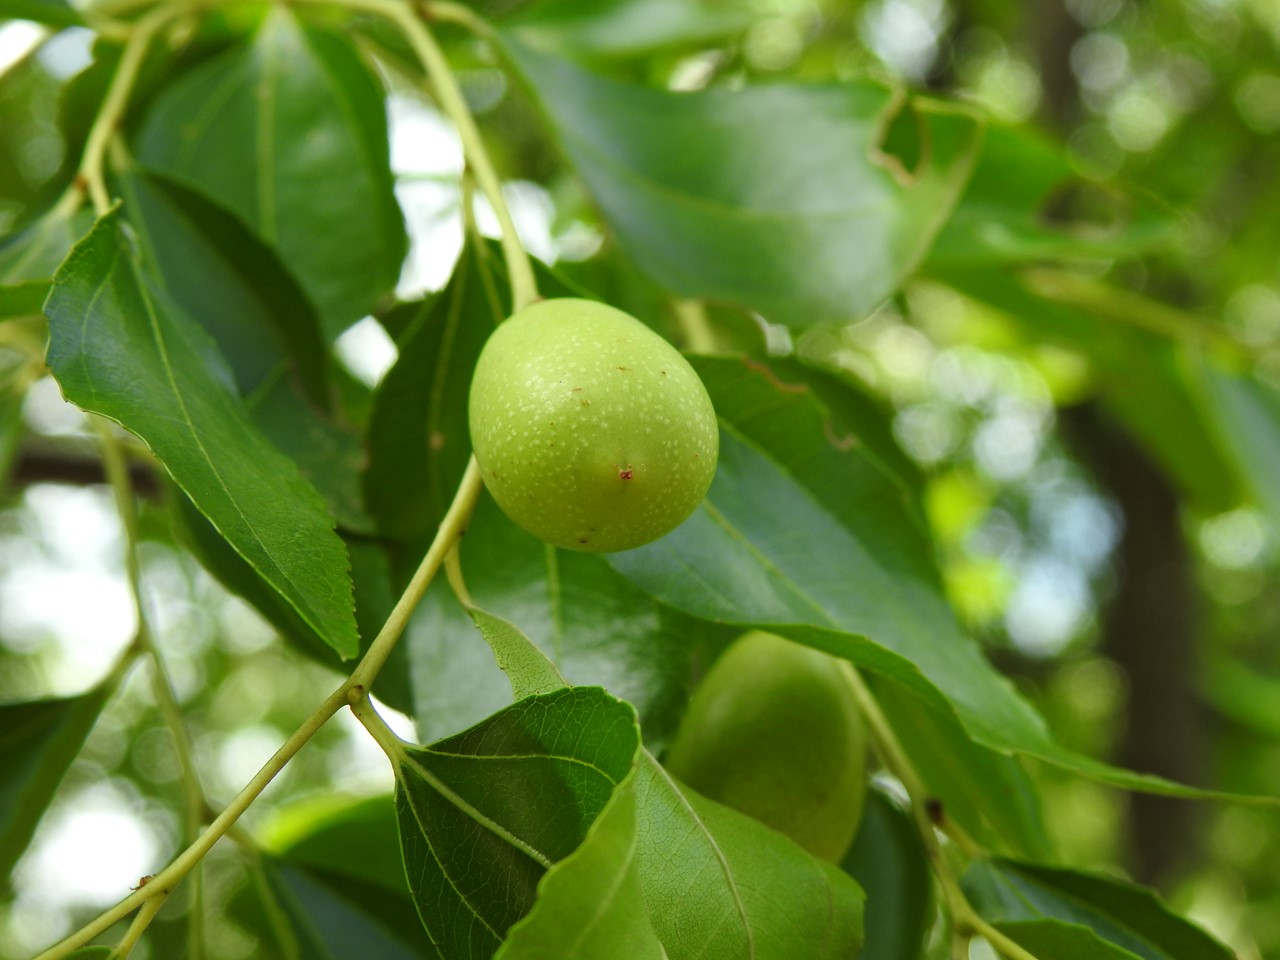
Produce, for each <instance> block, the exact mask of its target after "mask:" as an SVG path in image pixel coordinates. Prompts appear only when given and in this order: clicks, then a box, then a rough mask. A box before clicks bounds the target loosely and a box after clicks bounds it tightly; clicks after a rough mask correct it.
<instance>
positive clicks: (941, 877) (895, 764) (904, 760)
mask: <svg viewBox="0 0 1280 960" xmlns="http://www.w3.org/2000/svg"><path fill="white" fill-rule="evenodd" d="M839 663H840V669H841V672H842V673H843V674H844V676H845V679H846V680H847V681H848V684H849V688H850V690H852V692H853V697H854V700H855V701H856V702H857V704H858V710H859V712H860V713H861V714H862V716H863V719H864V720H865V721H866V723H867V728H868V730H869V731H870V733H871V739H872V741H873V742H874V743H875V745H876V751H877V752H878V753H879V754H880V759H881V760H882V761H884V765H885V766H886V767H887V768H888V769H889V771H890V772H891V773H892V774H893V775H894V776H895V777H897V778H898V780H899V781H901V783H902V785H903V787H904V788H905V789H906V791H907V796H908V798H909V799H910V801H911V816H912V819H913V820H914V821H915V824H916V829H917V831H918V832H919V834H920V840H921V842H922V843H923V844H924V850H925V856H926V858H927V859H928V861H929V865H930V866H931V867H932V868H933V873H934V876H936V877H937V879H938V886H939V887H941V888H942V895H943V898H944V899H945V901H946V904H947V912H948V913H949V914H950V916H951V926H952V934H953V936H954V937H955V938H957V940H960V939H963V940H967V939H968V938H969V937H970V936H971V935H972V934H975V933H976V934H978V935H980V936H982V937H983V938H984V939H986V940H987V942H988V943H990V944H991V946H992V947H994V948H995V949H996V950H998V951H1000V953H1002V954H1004V955H1005V956H1006V957H1008V958H1009V960H1037V958H1036V957H1035V955H1034V954H1032V953H1029V952H1027V950H1025V949H1024V948H1023V947H1021V946H1020V945H1019V944H1017V943H1016V942H1014V941H1013V940H1011V939H1010V938H1009V937H1007V936H1005V935H1004V934H1003V933H1001V932H1000V931H999V930H997V929H996V928H995V927H993V926H992V925H991V924H989V923H987V921H986V920H984V919H983V918H982V917H980V916H979V915H978V913H977V911H976V910H974V909H973V906H972V905H971V904H970V903H969V901H968V899H967V898H966V897H965V895H964V890H963V889H961V887H960V880H959V878H958V877H957V876H956V873H955V871H954V869H953V868H952V866H951V863H950V861H949V860H948V859H947V856H946V851H945V850H944V849H943V848H942V844H941V843H940V842H939V840H938V834H937V830H936V829H935V826H939V827H941V828H942V829H944V830H945V831H946V832H947V835H948V836H949V837H951V839H952V840H954V841H955V843H956V845H957V846H958V847H960V849H961V850H962V851H963V852H964V853H965V855H966V856H969V857H980V856H982V855H983V854H984V851H983V849H982V847H981V846H980V845H979V844H978V843H977V842H976V841H975V840H974V839H973V838H972V837H970V836H969V835H968V833H966V832H965V831H964V830H963V829H962V828H961V827H960V825H959V824H957V823H955V822H954V821H952V820H950V819H949V818H945V819H943V820H942V822H941V824H939V823H937V820H938V818H937V815H936V814H935V813H933V812H932V811H931V807H932V806H933V805H932V804H931V803H930V798H929V793H928V790H927V788H926V787H925V783H924V780H923V778H922V777H921V776H920V774H919V772H917V770H916V768H915V766H914V765H913V764H912V763H911V758H910V757H908V756H907V752H906V750H904V749H903V747H902V744H901V743H899V742H898V737H897V735H896V734H895V733H894V732H893V727H892V726H891V725H890V724H889V720H888V718H887V717H886V716H885V715H884V711H882V710H881V709H880V704H879V703H878V702H877V701H876V698H875V695H874V694H872V692H871V690H870V688H868V687H867V683H866V681H865V680H863V679H862V674H860V673H859V672H858V669H857V668H856V667H855V666H854V665H853V664H852V663H850V662H849V661H848V660H840V661H839ZM944 817H945V813H944Z"/></svg>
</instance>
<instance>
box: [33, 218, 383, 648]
mask: <svg viewBox="0 0 1280 960" xmlns="http://www.w3.org/2000/svg"><path fill="white" fill-rule="evenodd" d="M46 312H47V315H48V317H49V328H50V344H49V355H48V362H49V366H50V368H51V369H52V370H53V372H54V375H55V376H56V377H57V378H58V381H59V383H60V384H61V386H62V390H63V392H64V394H65V395H66V396H67V397H68V398H69V399H70V400H71V401H72V402H74V403H77V404H78V405H80V406H82V407H84V408H85V409H87V410H91V411H93V412H95V413H100V414H102V415H103V416H106V417H109V418H111V419H113V420H116V421H118V422H120V423H121V424H123V425H124V426H125V427H126V428H128V429H129V430H131V431H132V432H134V433H136V434H137V435H138V436H139V437H141V438H142V439H143V441H144V442H145V443H146V444H147V445H148V446H149V447H150V448H151V450H152V451H153V452H154V453H155V455H156V456H157V457H158V458H159V460H160V462H161V463H163V464H164V465H165V467H166V469H168V471H169V472H170V473H171V474H172V475H173V477H174V479H175V480H176V481H177V483H178V485H179V486H181V487H182V489H183V490H184V491H185V492H186V493H187V495H188V496H190V497H191V499H192V501H193V502H194V503H195V504H196V506H197V507H198V508H199V509H200V512H201V513H203V514H204V515H205V516H206V517H208V518H209V520H210V521H211V522H212V524H213V525H214V526H215V527H216V528H217V529H218V531H219V532H220V533H221V534H222V536H223V537H224V538H225V539H226V540H227V542H228V543H230V544H231V545H232V547H233V548H235V550H236V552H237V553H239V554H240V555H241V556H242V557H244V559H245V560H246V561H248V563H249V564H250V565H251V566H252V567H253V568H254V569H255V570H256V571H257V572H258V573H259V574H260V575H261V576H262V577H263V578H264V579H265V580H266V581H267V582H268V583H269V584H270V585H271V586H272V588H273V589H274V590H276V591H277V592H278V593H279V594H280V595H281V596H282V597H284V598H285V599H286V600H287V601H288V603H289V604H290V605H291V606H292V607H293V608H294V609H295V610H297V612H298V614H299V615H300V616H301V617H302V619H303V620H304V621H305V622H306V623H307V624H308V625H309V626H310V627H311V628H312V629H313V630H314V631H315V632H316V633H317V635H319V636H320V637H322V638H323V639H324V641H325V643H327V644H328V645H330V646H331V647H333V648H334V650H336V651H337V652H338V653H340V654H342V655H344V656H350V655H352V654H354V653H355V652H356V648H357V646H358V637H357V631H356V623H355V617H354V616H353V614H352V601H351V582H350V579H349V577H348V575H347V568H348V561H347V553H346V549H345V547H344V546H343V543H342V541H341V539H339V538H338V536H337V535H336V534H335V533H334V532H333V528H332V527H333V524H332V521H331V520H330V518H329V516H328V512H327V510H326V509H325V506H324V502H323V501H322V500H321V499H320V497H319V495H318V494H317V493H316V492H315V489H314V488H313V487H311V486H310V485H309V484H308V483H307V482H306V481H305V480H303V478H302V477H301V476H300V475H299V473H298V471H297V468H296V467H295V466H294V465H293V463H292V462H291V461H289V460H288V459H286V458H285V457H284V456H283V455H281V454H280V453H279V452H278V451H277V450H276V449H275V448H274V447H273V446H272V445H271V444H270V443H268V442H267V441H266V440H265V439H264V438H263V437H262V435H261V434H260V433H258V432H257V430H255V429H254V428H253V426H252V425H251V424H250V423H249V421H248V419H247V417H246V415H245V413H244V410H243V408H242V407H241V406H240V405H239V402H238V400H237V399H236V398H235V396H234V395H233V393H232V387H231V375H230V373H229V371H227V370H226V368H225V364H224V363H223V362H222V361H221V358H220V357H218V356H217V354H216V351H215V350H214V348H213V346H212V344H211V343H210V342H209V341H208V339H207V337H206V336H205V335H204V333H203V331H202V330H201V329H200V328H199V327H198V326H197V325H196V324H195V323H194V321H192V320H191V319H190V318H188V317H187V316H186V315H184V314H183V313H182V312H181V311H180V310H178V309H177V308H176V306H174V304H173V303H172V302H171V301H170V300H169V299H168V298H167V297H166V296H165V295H164V293H163V292H162V291H160V290H158V289H157V288H156V287H155V285H154V281H152V280H151V278H150V277H148V275H147V274H146V273H145V271H144V269H143V267H142V266H141V264H140V262H139V259H138V256H137V254H136V252H135V251H134V250H133V248H132V247H131V245H130V243H129V241H128V240H127V238H126V237H125V236H124V235H123V233H122V232H121V229H120V224H119V214H118V212H113V213H111V214H108V215H107V216H106V217H104V218H103V219H102V220H100V221H99V223H98V225H97V226H96V227H95V228H94V230H93V232H92V233H91V234H90V235H89V236H88V237H87V238H86V239H85V240H83V241H82V242H81V243H79V244H78V245H77V246H76V248H75V250H74V251H73V252H72V255H71V257H70V258H69V259H68V260H67V262H66V263H65V264H64V265H63V267H62V269H61V270H59V272H58V275H57V277H56V278H55V281H54V289H53V292H52V293H51V294H50V296H49V301H48V303H47V305H46Z"/></svg>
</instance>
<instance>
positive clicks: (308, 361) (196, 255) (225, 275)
mask: <svg viewBox="0 0 1280 960" xmlns="http://www.w3.org/2000/svg"><path fill="white" fill-rule="evenodd" d="M118 182H119V184H120V187H121V190H122V194H123V196H124V199H125V205H124V215H125V217H126V218H127V219H128V220H129V222H130V223H131V224H133V225H134V227H135V228H136V229H137V231H138V236H139V238H140V240H141V244H142V250H143V253H144V255H145V257H146V263H147V266H148V267H149V268H150V270H151V272H152V273H153V274H154V275H155V276H157V277H159V278H160V280H161V282H162V283H163V284H164V287H165V290H166V291H167V292H168V293H169V295H170V296H171V297H172V298H173V300H174V301H175V302H176V303H177V304H178V306H180V307H181V308H182V309H183V310H184V311H185V312H186V313H187V314H188V315H189V316H191V317H192V318H193V319H195V320H197V321H198V322H199V323H200V325H201V326H203V327H204V328H205V330H207V331H208V333H209V335H210V336H211V337H213V339H214V341H215V342H216V343H217V344H218V348H219V350H220V351H221V352H222V355H223V356H224V357H225V358H226V359H227V361H228V362H229V363H230V365H231V369H232V371H233V372H234V373H235V379H236V386H237V388H238V389H239V391H240V393H241V395H244V396H247V395H249V394H251V393H252V392H253V391H254V390H257V389H258V388H259V387H260V386H262V384H263V383H264V381H266V380H268V379H269V378H270V377H272V376H273V375H274V374H275V373H276V372H277V371H278V370H279V369H280V368H281V367H282V366H284V365H286V364H287V365H288V367H289V369H290V370H291V372H293V373H294V374H295V375H296V376H297V377H298V379H299V381H300V382H301V383H302V384H303V385H304V387H305V388H306V392H307V395H308V396H309V397H310V398H311V400H312V402H314V403H316V404H318V405H320V406H321V407H322V408H324V409H327V408H328V407H329V405H330V399H329V383H328V381H329V372H328V367H327V358H326V354H325V343H324V340H323V338H322V336H321V330H320V320H319V318H318V317H317V316H316V313H315V308H314V307H312V306H311V304H310V303H309V302H308V301H307V298H306V295H305V294H304V293H303V292H302V290H301V289H300V288H299V287H298V284H297V282H296V281H295V280H294V279H293V278H292V277H291V276H289V274H288V272H287V271H286V270H285V268H284V267H283V266H282V265H281V263H280V261H279V259H278V258H277V257H276V254H275V252H274V251H273V250H272V249H271V248H270V247H269V246H267V245H266V244H264V243H263V242H262V241H261V240H259V239H258V238H257V237H255V236H254V235H253V233H252V232H250V231H249V229H248V228H247V227H245V226H244V225H243V224H242V223H241V222H240V221H239V220H237V219H236V218H235V217H234V216H232V215H231V214H230V213H227V212H226V211H225V210H223V209H222V208H220V207H219V206H217V205H216V204H214V203H211V202H210V201H209V200H207V199H206V198H205V197H203V196H202V195H201V194H199V193H197V192H196V191H194V190H191V189H188V188H186V187H184V186H182V185H181V184H179V183H176V182H174V181H172V180H170V179H168V178H166V177H162V176H159V175H157V174H148V173H145V172H142V171H139V170H137V169H134V170H130V171H129V172H128V173H126V174H124V175H122V176H121V177H120V178H119V181H118Z"/></svg>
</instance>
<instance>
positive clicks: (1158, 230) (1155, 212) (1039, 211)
mask: <svg viewBox="0 0 1280 960" xmlns="http://www.w3.org/2000/svg"><path fill="white" fill-rule="evenodd" d="M1072 191H1075V192H1076V194H1077V195H1078V196H1077V197H1076V200H1077V203H1075V204H1074V209H1073V205H1072V204H1071V203H1069V202H1068V201H1070V200H1071V199H1072V197H1071V193H1072ZM1088 201H1092V205H1093V206H1094V207H1096V208H1100V209H1097V210H1091V209H1089V203H1088ZM1057 206H1064V207H1065V209H1062V210H1058V209H1055V207H1057ZM1173 226H1174V221H1173V219H1172V217H1171V216H1170V214H1169V213H1168V212H1167V211H1164V210H1162V209H1159V208H1158V207H1156V206H1155V205H1154V204H1153V203H1152V202H1151V201H1150V200H1148V199H1145V198H1140V197H1139V196H1137V195H1136V194H1135V193H1133V192H1130V193H1125V192H1123V191H1122V190H1121V189H1120V188H1119V187H1115V186H1108V185H1102V184H1094V183H1089V182H1088V181H1085V180H1083V179H1082V178H1081V177H1080V175H1079V174H1078V173H1076V171H1075V169H1074V168H1073V167H1072V165H1071V163H1070V162H1069V161H1068V160H1067V157H1066V155H1065V154H1064V152H1063V150H1062V148H1061V147H1059V146H1057V145H1055V144H1053V143H1051V142H1050V141H1049V140H1048V139H1046V138H1044V137H1043V136H1042V135H1040V134H1037V133H1035V132H1033V131H1031V130H1029V129H1027V128H1025V127H1005V126H998V125H993V126H991V127H989V128H988V130H987V134H986V137H985V139H984V141H983V144H982V151H981V155H980V157H979V158H978V162H977V165H976V166H975V168H974V171H973V177H972V179H971V180H970V181H969V185H968V187H967V189H966V190H965V192H964V195H963V196H962V197H961V198H960V202H959V204H958V205H957V206H956V208H955V212H954V213H953V214H952V216H951V218H950V219H949V220H948V221H947V224H946V226H945V227H943V229H942V232H941V234H939V236H938V241H937V243H936V244H934V247H933V250H932V251H931V252H930V254H929V258H928V261H927V262H926V264H925V268H924V269H925V270H926V271H931V270H934V269H935V268H948V269H954V268H957V267H961V268H965V269H969V268H972V267H973V266H976V265H986V264H991V263H1012V262H1031V261H1042V260H1048V259H1053V258H1062V257H1108V256H1117V255H1125V254H1134V253H1137V252H1140V251H1142V250H1144V249H1147V248H1149V247H1152V246H1155V245H1157V244H1160V243H1163V242H1165V241H1167V240H1168V239H1169V238H1170V237H1171V236H1172V232H1173Z"/></svg>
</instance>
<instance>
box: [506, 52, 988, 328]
mask: <svg viewBox="0 0 1280 960" xmlns="http://www.w3.org/2000/svg"><path fill="white" fill-rule="evenodd" d="M505 46H506V49H507V51H508V53H509V54H510V56H511V57H512V59H513V60H514V61H515V63H516V65H517V66H518V67H519V69H520V71H521V72H522V73H523V75H524V76H525V78H526V80H527V81H528V83H529V86H530V88H531V90H532V92H533V94H534V97H535V99H536V100H537V101H538V103H539V104H540V106H541V107H542V109H543V111H544V112H545V113H546V115H547V117H548V119H549V121H550V123H551V126H552V128H553V130H554V132H555V134H556V136H557V137H558V139H559V140H560V142H561V144H562V146H563V149H564V152H565V154H566V155H567V157H568V159H569V161H570V162H571V163H572V164H573V166H574V167H575V168H576V170H577V172H578V173H579V174H580V175H581V177H582V179H583V180H584V181H585V182H586V185H587V187H588V189H589V190H590V192H591V194H592V196H593V197H594V199H595V201H596V203H597V204H598V205H599V206H600V209H601V211H602V212H603V214H604V217H605V219H606V220H607V221H608V223H609V225H610V227H611V228H612V229H613V231H614V233H615V235H616V237H617V239H618V242H619V243H620V244H621V246H622V247H623V249H624V250H625V251H626V252H627V253H628V255H629V256H630V257H631V258H632V259H633V260H634V261H635V262H636V263H637V264H638V265H639V266H640V267H641V268H643V269H644V270H645V271H647V272H648V273H650V274H651V275H652V276H653V277H654V278H655V279H657V280H658V282H660V283H661V284H662V285H664V286H665V287H667V288H669V289H670V290H672V291H674V292H676V293H679V294H682V295H684V296H690V297H702V298H706V299H711V300H725V301H729V302H731V303H735V304H739V305H742V306H745V307H747V308H750V309H752V310H756V311H758V312H760V313H762V314H764V315H765V316H766V317H768V318H769V319H770V320H773V321H775V322H779V323H786V324H789V325H793V326H798V327H806V326H809V325H812V324H815V323H820V322H824V321H838V320H848V319H852V318H855V317H860V316H862V315H863V314H865V313H866V312H867V311H869V310H870V309H872V308H873V307H875V306H876V305H877V304H878V303H880V302H881V301H882V300H884V299H885V298H886V297H888V296H889V295H890V294H892V293H893V292H894V290H895V289H897V287H898V285H899V284H900V283H901V282H902V280H903V279H904V278H905V277H906V276H908V275H909V274H910V273H911V272H912V271H913V270H914V269H915V267H916V265H917V264H918V263H919V262H920V260H921V259H922V258H923V256H924V254H925V252H926V251H927V250H928V248H929V245H930V243H931V242H932V241H933V238H934V236H935V234H936V233H937V231H938V229H939V228H940V227H941V226H942V224H943V222H944V221H945V219H946V217H947V215H948V213H949V212H950V210H951V208H952V206H953V205H954V203H955V201H956V200H957V198H958V197H959V194H960V190H961V188H962V187H963V185H964V182H965V180H966V178H967V176H968V174H969V169H970V166H971V164H972V161H973V158H974V156H975V153H976V149H977V144H978V139H979V129H980V127H979V124H978V122H977V121H976V120H975V119H974V117H973V116H972V115H971V114H969V113H967V112H965V111H963V110H961V109H959V108H957V107H954V106H948V105H945V104H940V103H935V102H931V101H924V100H913V101H911V103H910V108H909V109H908V107H907V103H906V100H905V98H904V97H903V96H902V95H901V93H900V92H898V93H895V92H894V91H892V90H889V89H886V88H884V87H881V86H877V85H874V84H871V83H849V84H839V85H836V84H831V85H825V86H809V87H805V86H790V85H784V84H770V85H767V86H758V87H747V88H745V89H742V90H734V91H731V90H723V89H715V90H706V91H700V92H697V93H671V92H666V91H660V90H652V89H646V88H642V87H635V86H628V85H624V84H621V83H617V82H615V81H612V80H607V79H605V78H603V77H600V76H596V75H593V74H591V73H587V72H584V71H583V70H581V69H578V68H576V67H573V66H571V65H569V64H568V63H566V62H564V61H561V60H558V59H555V58H553V57H550V56H547V55H545V54H543V53H540V52H535V51H534V50H532V49H530V48H529V47H527V46H525V45H523V44H520V43H518V42H516V41H514V40H512V39H510V38H508V40H507V43H506V44H505ZM904 110H905V111H906V112H905V113H903V111H904ZM899 114H901V116H900V117H899V119H901V120H902V121H903V123H904V124H908V123H910V122H911V121H915V122H918V124H919V134H918V136H919V137H920V138H921V140H922V141H923V142H926V143H927V144H928V146H927V148H922V149H921V151H920V152H921V161H920V163H919V164H918V168H917V169H915V170H912V171H910V172H907V171H905V170H903V169H902V164H901V162H900V161H899V160H898V158H897V157H888V156H886V154H885V153H883V152H882V149H881V148H882V146H883V141H884V139H885V135H886V130H888V129H889V125H890V124H891V121H893V120H894V118H895V116H898V115H899ZM908 129H911V128H908ZM710 131H714V133H709V132H710ZM912 135H914V134H912Z"/></svg>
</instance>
